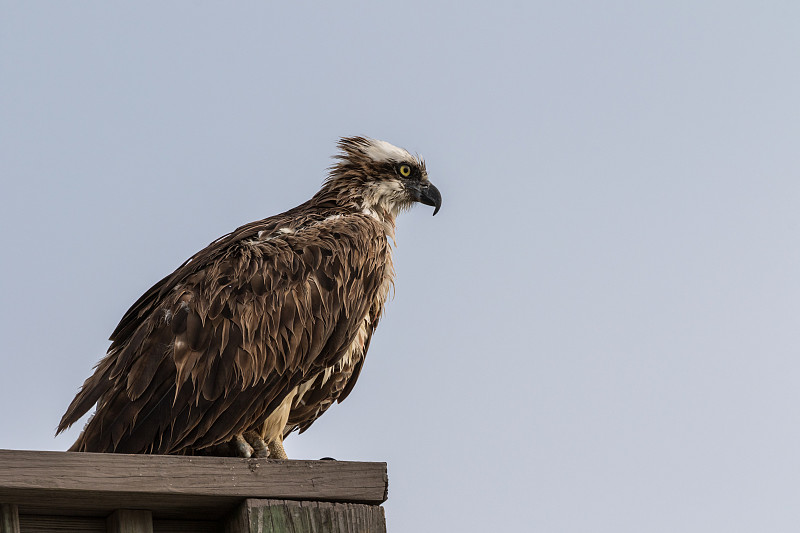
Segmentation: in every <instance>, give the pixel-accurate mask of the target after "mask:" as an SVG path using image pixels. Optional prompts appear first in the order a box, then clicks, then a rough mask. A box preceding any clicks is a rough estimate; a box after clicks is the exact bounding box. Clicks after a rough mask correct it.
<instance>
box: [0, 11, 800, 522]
mask: <svg viewBox="0 0 800 533" xmlns="http://www.w3.org/2000/svg"><path fill="white" fill-rule="evenodd" d="M0 12H1V13H2V16H0V180H2V189H1V190H2V195H0V206H2V209H0V224H1V226H0V227H2V248H1V249H0V259H1V260H0V291H2V292H1V294H2V297H1V298H0V339H2V344H3V346H2V353H0V413H1V419H2V423H1V424H0V448H11V449H37V450H64V449H66V448H67V447H69V445H70V444H71V443H72V442H73V441H74V439H75V438H76V437H77V435H78V432H79V430H80V429H81V426H82V422H81V423H79V424H77V426H76V427H74V428H73V430H71V431H69V432H68V433H67V434H65V435H63V436H60V437H58V438H55V439H54V438H53V433H54V429H55V427H56V425H57V423H58V421H59V419H60V417H61V415H62V414H63V412H64V410H65V408H66V406H67V405H68V404H69V402H70V401H71V400H72V398H73V396H74V394H75V393H76V392H77V390H78V387H79V386H80V384H81V383H82V382H83V380H84V379H85V378H86V377H87V376H88V375H89V374H90V372H91V369H92V366H93V365H94V364H95V363H96V362H97V361H98V360H99V359H100V358H101V357H102V356H103V354H104V353H105V350H106V349H107V347H108V341H107V338H108V336H109V335H110V333H111V331H112V330H113V329H114V327H115V326H116V324H117V322H118V321H119V319H120V318H121V317H122V314H123V313H124V312H125V310H126V309H127V308H128V307H129V306H130V304H131V303H133V301H135V300H136V299H137V298H138V297H139V295H140V294H142V293H143V292H144V291H145V290H146V289H147V288H149V287H150V286H151V285H152V284H153V283H155V282H156V281H158V280H159V279H161V277H163V276H164V275H165V274H167V273H169V272H171V271H172V270H173V269H174V268H176V267H177V266H178V265H180V264H181V263H182V262H183V261H184V260H185V259H186V258H187V257H189V256H190V255H192V254H193V253H194V252H196V251H197V250H199V249H200V248H203V247H204V246H205V245H206V244H208V243H209V242H211V241H212V240H214V239H215V238H216V237H218V236H220V235H222V234H224V233H227V232H229V231H231V230H232V229H234V228H236V227H237V226H239V225H242V224H244V223H247V222H249V221H252V220H256V219H260V218H264V217H267V216H270V215H273V214H276V213H278V212H281V211H283V210H285V209H287V208H290V207H293V206H295V205H297V204H299V203H301V202H303V201H305V200H307V199H308V198H309V197H310V196H311V195H312V194H313V193H314V192H316V190H317V189H318V188H319V185H320V184H321V182H322V180H323V179H324V177H325V174H326V168H327V167H328V166H329V165H330V164H331V160H330V156H332V155H333V154H334V153H335V143H336V141H337V139H338V138H339V137H341V136H349V135H366V136H371V137H376V138H380V139H384V140H387V141H389V142H392V143H393V144H397V145H399V146H403V147H405V148H407V149H408V150H409V151H411V152H412V153H419V154H420V155H422V156H423V157H424V158H425V159H426V161H427V166H428V170H429V174H430V177H431V180H432V182H433V183H434V184H436V185H437V187H438V188H439V189H440V190H441V192H442V196H443V198H444V203H443V206H442V210H441V212H440V213H439V214H438V215H437V216H436V217H435V218H432V217H431V209H430V208H428V207H426V206H418V207H416V208H415V209H414V210H412V211H411V212H410V213H405V214H402V215H401V216H400V218H399V219H398V229H397V243H398V245H397V249H396V253H395V267H396V270H397V279H396V297H395V298H394V300H393V301H391V302H390V303H389V304H388V306H387V311H386V314H385V318H384V320H383V321H382V323H381V325H380V327H379V328H378V331H377V332H376V335H375V337H374V339H373V342H372V346H371V348H370V353H369V357H368V358H367V363H366V366H365V368H364V371H363V373H362V375H361V377H360V379H359V383H358V386H357V387H356V388H355V391H354V392H353V394H352V395H351V396H350V397H349V398H348V399H347V401H346V402H344V403H343V404H341V405H337V406H335V407H333V408H331V409H330V410H329V411H328V412H327V413H326V415H325V416H324V417H322V418H321V419H320V420H319V421H318V422H317V423H316V424H315V425H314V427H313V428H311V429H310V430H309V431H308V432H306V433H305V434H303V435H301V436H299V437H298V436H292V437H290V438H289V439H288V440H287V443H286V448H287V452H288V453H289V455H290V457H293V458H302V459H306V458H307V459H316V458H319V457H323V456H333V457H336V458H338V459H343V460H344V459H347V460H364V461H386V462H388V464H389V485H390V488H389V500H388V501H387V503H386V504H385V508H386V514H387V520H388V527H389V531H393V532H401V531H468V532H485V531H537V532H538V531H541V532H615V533H620V532H631V533H633V532H637V533H638V532H642V531H647V532H675V531H682V532H695V531H696V532H708V531H725V532H753V531H767V532H783V531H786V532H789V531H792V532H793V531H797V528H798V524H800V481H798V480H800V417H799V416H798V401H800V387H798V383H800V357H798V347H800V328H798V316H800V247H798V232H799V231H800V209H798V205H800V150H799V149H798V147H800V97H799V96H798V95H800V68H798V67H799V66H800V31H798V28H800V3H798V2H796V1H769V0H767V1H760V2H740V1H726V2H722V1H718V2H707V1H697V0H692V1H680V0H679V1H668V2H667V1H656V2H631V1H600V2H589V1H569V0H567V1H561V2H532V1H525V2H503V1H500V2H492V3H474V2H435V1H434V2H432V1H419V2H396V3H388V2H386V3H383V2H348V1H343V2H335V3H333V2H330V3H321V2H320V3H310V2H282V3H268V2H208V1H191V2H182V1H172V2H134V3H131V2H124V3H123V2H116V1H111V2H106V1H104V2H30V1H24V2H23V1H13V2H12V1H7V0H3V1H0Z"/></svg>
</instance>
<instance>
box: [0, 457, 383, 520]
mask: <svg viewBox="0 0 800 533" xmlns="http://www.w3.org/2000/svg"><path fill="white" fill-rule="evenodd" d="M387 487H388V478H387V473H386V463H360V462H347V461H278V460H270V459H237V458H227V457H225V458H223V457H181V456H166V455H122V454H94V453H69V452H36V451H14V450H0V504H2V507H0V533H16V532H19V531H21V532H23V533H24V532H26V531H31V532H34V531H35V532H55V531H62V532H63V531H97V532H101V531H102V532H105V531H119V532H123V531H124V532H126V533H128V532H129V533H134V532H137V533H138V532H145V531H155V532H168V531H199V532H205V531H209V532H210V531H224V532H225V533H238V532H243V533H244V532H250V531H263V532H269V531H275V532H283V531H292V532H297V533H301V532H305V531H314V532H327V531H331V532H339V531H341V532H345V531H347V532H349V531H354V532H355V531H359V532H384V531H385V530H386V528H385V522H384V517H383V508H382V507H380V504H381V503H382V502H384V501H385V500H386V497H387Z"/></svg>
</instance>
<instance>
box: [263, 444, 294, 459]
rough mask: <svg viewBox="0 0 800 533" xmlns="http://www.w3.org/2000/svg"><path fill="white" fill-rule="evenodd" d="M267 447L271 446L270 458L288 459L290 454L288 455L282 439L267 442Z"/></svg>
mask: <svg viewBox="0 0 800 533" xmlns="http://www.w3.org/2000/svg"><path fill="white" fill-rule="evenodd" d="M267 448H269V458H270V459H288V458H289V456H288V455H286V450H284V449H283V443H282V442H280V441H277V440H275V441H271V442H270V443H268V444H267Z"/></svg>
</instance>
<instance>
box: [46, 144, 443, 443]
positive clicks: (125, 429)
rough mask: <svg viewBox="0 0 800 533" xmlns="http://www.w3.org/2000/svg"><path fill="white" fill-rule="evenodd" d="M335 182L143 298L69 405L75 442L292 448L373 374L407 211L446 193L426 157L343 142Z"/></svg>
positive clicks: (212, 249) (213, 250) (224, 242)
mask: <svg viewBox="0 0 800 533" xmlns="http://www.w3.org/2000/svg"><path fill="white" fill-rule="evenodd" d="M338 146H339V148H340V150H341V153H340V154H339V155H337V156H336V159H337V161H336V163H335V164H334V165H333V166H332V167H331V169H330V173H329V176H328V178H327V179H326V180H325V182H324V184H323V186H322V188H321V189H320V191H319V192H317V193H316V194H315V195H314V196H313V197H312V198H311V199H310V200H309V201H307V202H305V203H304V204H301V205H299V206H297V207H295V208H294V209H290V210H289V211H286V212H285V213H283V214H280V215H276V216H273V217H270V218H266V219H264V220H259V221H257V222H252V223H250V224H247V225H244V226H242V227H240V228H238V229H237V230H235V231H233V232H232V233H229V234H227V235H225V236H223V237H220V238H219V239H217V240H215V241H214V242H212V243H211V244H209V245H208V246H207V247H206V248H204V249H203V250H201V251H199V252H197V253H196V254H195V255H194V256H192V257H191V258H189V259H188V260H187V261H186V262H185V263H183V264H182V265H181V266H180V267H178V269H177V270H175V272H173V273H172V274H170V275H168V276H167V277H165V278H164V279H162V280H161V281H159V282H158V283H156V284H155V285H154V286H153V287H152V288H151V289H150V290H148V291H147V292H146V293H144V295H143V296H142V297H141V298H139V300H138V301H136V303H134V304H133V306H132V307H131V308H130V309H129V310H128V311H127V312H126V313H125V315H124V316H123V317H122V320H121V321H120V323H119V325H118V326H117V328H116V329H115V330H114V332H113V333H112V334H111V339H110V340H111V346H110V347H109V349H108V353H107V354H106V356H105V357H104V358H103V359H102V360H101V361H100V362H99V363H98V364H97V366H96V367H95V372H94V374H93V375H92V376H91V377H89V378H88V379H87V380H86V381H85V382H84V384H83V386H82V387H81V389H80V391H79V392H78V394H77V395H76V396H75V399H74V400H73V401H72V403H71V404H70V405H69V407H68V408H67V411H66V413H65V414H64V416H63V418H62V419H61V422H60V424H59V426H58V430H57V433H56V434H58V433H60V432H62V431H64V430H65V429H67V428H68V427H70V426H71V425H72V424H74V423H75V422H76V421H77V420H78V419H79V418H80V417H81V416H83V414H84V413H86V412H87V411H88V410H89V409H90V408H91V407H92V406H93V405H94V404H97V408H96V410H95V413H94V415H93V416H92V417H91V418H90V419H89V422H88V423H87V424H86V427H85V428H84V430H83V432H82V433H81V435H80V437H79V438H78V440H77V442H75V444H74V445H73V446H72V447H71V448H70V451H83V452H117V453H154V454H214V455H238V456H241V457H250V456H253V455H255V456H261V457H263V456H267V455H268V456H269V457H275V458H286V453H285V451H284V449H283V439H284V438H285V437H286V436H287V435H288V434H289V433H290V432H292V431H294V430H299V431H300V432H301V433H302V432H303V431H304V430H306V429H307V428H308V427H309V426H310V425H311V424H313V423H314V421H315V420H316V419H317V418H319V417H320V416H321V415H322V414H323V413H324V412H325V411H326V410H327V409H328V408H329V407H330V406H331V404H333V403H334V402H341V401H342V400H344V399H345V398H346V397H347V395H348V394H349V393H350V391H351V390H352V389H353V386H354V385H355V382H356V380H357V379H358V375H359V372H360V371H361V367H362V365H363V364H364V357H365V356H366V353H367V349H368V348H369V343H370V339H371V338H372V333H373V332H374V331H375V328H376V326H377V325H378V321H379V320H380V318H381V314H382V312H383V306H384V303H385V302H386V298H387V295H388V292H389V288H390V287H391V286H392V283H393V277H394V270H393V268H392V249H391V246H390V243H389V239H390V238H392V239H393V238H394V227H395V217H396V216H397V214H398V213H399V212H400V211H402V210H404V209H407V208H409V207H410V206H411V205H412V204H413V203H415V202H420V203H423V204H426V205H430V206H434V211H433V214H434V215H435V214H436V212H437V211H438V210H439V207H440V206H441V203H442V198H441V195H440V194H439V191H438V190H437V189H436V187H434V186H433V184H431V182H430V181H429V180H428V174H427V172H426V170H425V163H424V162H423V161H422V160H421V159H419V158H416V157H414V156H412V155H411V154H409V153H408V152H407V151H405V150H403V149H401V148H397V147H396V146H393V145H391V144H389V143H387V142H384V141H378V140H374V139H367V138H363V137H352V138H345V139H342V140H341V141H340V142H339V144H338Z"/></svg>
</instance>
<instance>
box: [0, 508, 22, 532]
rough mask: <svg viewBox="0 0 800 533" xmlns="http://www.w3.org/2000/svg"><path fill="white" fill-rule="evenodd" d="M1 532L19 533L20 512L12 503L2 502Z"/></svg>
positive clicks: (0, 512) (0, 515)
mask: <svg viewBox="0 0 800 533" xmlns="http://www.w3.org/2000/svg"><path fill="white" fill-rule="evenodd" d="M0 533H19V512H18V510H17V506H16V505H14V504H11V503H0Z"/></svg>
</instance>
